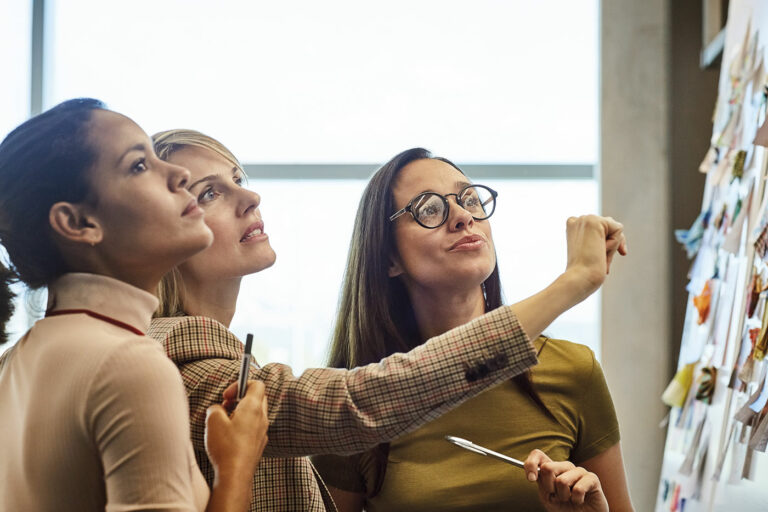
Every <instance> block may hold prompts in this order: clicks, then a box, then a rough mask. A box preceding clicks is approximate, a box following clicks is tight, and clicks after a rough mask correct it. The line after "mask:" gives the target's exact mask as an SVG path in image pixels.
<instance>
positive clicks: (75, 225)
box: [48, 201, 104, 246]
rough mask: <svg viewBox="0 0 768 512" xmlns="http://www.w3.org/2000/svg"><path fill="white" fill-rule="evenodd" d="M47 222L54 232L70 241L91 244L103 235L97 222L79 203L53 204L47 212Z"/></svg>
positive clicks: (99, 240)
mask: <svg viewBox="0 0 768 512" xmlns="http://www.w3.org/2000/svg"><path fill="white" fill-rule="evenodd" d="M48 222H50V224H51V227H52V228H53V231H54V232H56V234H58V235H59V236H61V237H62V238H64V239H65V240H67V241H70V242H76V243H84V244H89V245H91V246H93V245H95V244H97V243H99V242H101V240H102V238H103V236H104V234H103V232H102V229H101V225H100V224H99V222H98V221H97V220H96V218H95V217H93V216H91V215H90V214H89V213H88V212H87V211H86V209H85V208H84V207H83V205H81V204H72V203H67V202H64V201H62V202H58V203H56V204H54V205H53V206H51V209H50V211H49V212H48Z"/></svg>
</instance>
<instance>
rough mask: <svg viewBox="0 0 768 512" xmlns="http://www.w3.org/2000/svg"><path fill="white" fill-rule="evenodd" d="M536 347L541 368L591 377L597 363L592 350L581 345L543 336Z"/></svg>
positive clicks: (537, 341) (536, 343)
mask: <svg viewBox="0 0 768 512" xmlns="http://www.w3.org/2000/svg"><path fill="white" fill-rule="evenodd" d="M534 345H535V346H536V350H537V352H538V356H539V362H540V365H541V366H551V367H557V368H561V369H562V368H567V369H568V370H569V373H572V374H574V375H577V376H581V377H589V375H590V374H591V373H592V371H593V370H594V367H595V364H596V362H597V360H596V359H595V353H594V352H593V351H592V349H591V348H589V347H588V346H586V345H583V344H581V343H574V342H572V341H566V340H560V339H556V338H547V337H544V336H541V337H539V339H538V340H536V342H535V343H534Z"/></svg>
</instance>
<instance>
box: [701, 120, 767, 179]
mask: <svg viewBox="0 0 768 512" xmlns="http://www.w3.org/2000/svg"><path fill="white" fill-rule="evenodd" d="M766 131H768V129H766ZM766 138H768V135H766ZM718 155H719V151H718V150H717V148H716V147H715V146H709V150H708V151H707V154H706V155H704V160H702V161H701V163H700V164H699V172H700V173H703V174H707V173H708V172H709V171H710V169H712V166H713V165H715V164H716V163H717V157H718Z"/></svg>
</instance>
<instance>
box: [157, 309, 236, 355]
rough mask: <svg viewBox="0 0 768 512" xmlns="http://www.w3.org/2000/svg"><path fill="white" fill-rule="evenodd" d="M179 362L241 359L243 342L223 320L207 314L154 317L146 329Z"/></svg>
mask: <svg viewBox="0 0 768 512" xmlns="http://www.w3.org/2000/svg"><path fill="white" fill-rule="evenodd" d="M147 335H148V336H151V337H152V338H154V339H155V340H157V341H159V342H160V343H161V344H162V345H163V348H164V349H165V353H166V354H167V355H168V357H170V358H171V359H172V360H173V362H175V363H176V364H177V365H179V364H183V363H188V362H192V361H197V360H200V359H239V358H240V355H241V354H242V351H243V348H242V343H241V342H240V340H238V339H237V337H236V336H235V335H234V334H232V332H231V331H230V330H229V329H227V328H226V327H225V326H224V325H223V324H222V323H220V322H218V321H216V320H214V319H212V318H208V317H205V316H179V317H168V318H153V319H152V323H151V325H150V327H149V331H148V332H147Z"/></svg>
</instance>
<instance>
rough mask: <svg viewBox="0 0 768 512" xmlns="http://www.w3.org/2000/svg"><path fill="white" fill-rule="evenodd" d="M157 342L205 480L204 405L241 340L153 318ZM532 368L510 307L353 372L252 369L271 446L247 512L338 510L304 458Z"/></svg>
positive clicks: (232, 368) (215, 397)
mask: <svg viewBox="0 0 768 512" xmlns="http://www.w3.org/2000/svg"><path fill="white" fill-rule="evenodd" d="M147 334H148V335H149V336H151V337H153V338H155V339H157V340H159V341H160V342H162V343H163V345H164V347H165V351H166V353H167V354H168V356H169V357H170V358H171V359H172V360H173V361H174V362H175V363H176V365H177V366H178V367H179V370H180V371H181V375H182V378H183V380H184V386H185V387H186V390H187V395H188V397H189V410H190V422H191V431H192V443H193V445H194V447H195V456H196V457H197V462H198V464H199V465H200V469H201V470H202V472H203V475H204V476H205V477H206V479H207V480H208V483H209V485H210V484H212V482H213V476H214V474H213V468H212V467H211V464H210V462H209V461H208V458H207V456H206V453H205V445H204V440H203V435H204V430H205V411H206V409H207V408H208V407H209V406H210V405H212V404H215V403H220V402H221V399H222V393H223V391H224V389H226V387H227V386H228V385H229V384H230V383H232V382H234V381H235V380H237V375H238V371H239V367H240V358H241V356H242V351H243V345H242V343H241V342H240V340H238V339H237V338H236V337H235V336H234V335H233V334H232V333H231V332H230V331H229V330H228V329H227V328H226V327H225V326H224V325H222V324H221V323H219V322H217V321H215V320H213V319H210V318H206V317H199V316H198V317H173V318H156V319H154V320H153V321H152V326H151V327H150V329H149V332H148V333H147ZM534 364H536V353H535V351H534V348H533V346H532V345H531V343H530V342H529V341H528V338H527V336H526V335H525V333H524V332H523V330H522V328H521V327H520V325H519V324H518V322H517V318H516V317H515V316H514V314H513V313H512V310H511V309H510V308H508V307H502V308H499V309H497V310H495V311H493V312H491V313H488V314H486V315H484V316H483V317H481V318H478V319H476V320H474V321H472V322H470V323H469V324H467V325H464V326H461V327H458V328H456V329H453V330H451V331H448V332H447V333H445V334H443V335H441V336H438V337H436V338H433V339H431V340H429V341H428V342H426V343H424V344H423V345H420V346H419V347H417V348H415V349H414V350H412V351H410V352H408V353H407V354H393V355H391V356H389V357H388V358H386V359H384V360H383V361H381V362H380V363H375V364H370V365H368V366H365V367H362V368H356V369H354V370H341V369H333V368H315V369H309V370H307V371H305V372H304V373H303V374H302V375H300V376H298V377H296V376H294V375H293V373H292V371H291V369H290V368H289V367H288V366H286V365H283V364H277V363H270V364H267V365H265V366H263V367H262V368H259V369H256V368H252V369H251V375H250V377H251V379H258V380H262V381H263V382H264V384H265V387H266V393H267V399H268V402H269V420H270V426H269V431H268V435H269V442H268V444H267V447H266V449H265V451H264V457H263V458H262V460H261V463H260V464H259V469H258V471H257V472H256V475H255V476H254V480H253V495H252V497H251V508H250V510H252V511H255V510H259V511H265V510H266V511H278V510H279V511H291V512H296V511H305V510H309V511H324V510H335V506H334V505H333V501H332V500H331V498H330V496H329V494H328V492H327V490H326V488H325V484H323V482H322V480H321V479H320V477H319V475H317V473H316V471H315V469H314V467H313V466H312V464H311V463H310V462H309V460H308V459H307V458H306V456H307V455H314V454H321V453H338V454H351V453H357V452H361V451H365V450H368V449H370V448H373V447H374V446H376V445H378V444H380V443H384V442H388V441H390V440H392V439H394V438H396V437H398V436H400V435H402V434H405V433H407V432H410V431H412V430H415V429H416V428H418V427H419V426H421V425H423V424H424V423H427V422H428V421H430V420H432V419H434V418H437V417H438V416H440V415H441V414H443V413H445V412H446V411H448V410H449V409H451V408H453V407H455V406H457V405H459V404H460V403H462V402H463V401H465V400H467V399H468V398H471V397H473V396H475V395H477V394H478V393H480V392H482V391H483V390H485V389H487V388H489V387H491V386H493V385H494V384H498V383H500V382H502V381H504V380H506V379H509V378H511V377H513V376H515V375H518V374H520V373H522V372H523V371H525V370H526V369H528V368H529V367H531V366H533V365H534Z"/></svg>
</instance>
